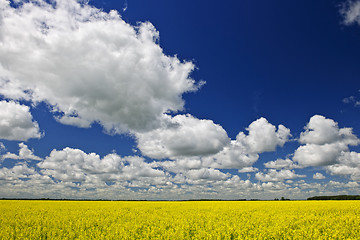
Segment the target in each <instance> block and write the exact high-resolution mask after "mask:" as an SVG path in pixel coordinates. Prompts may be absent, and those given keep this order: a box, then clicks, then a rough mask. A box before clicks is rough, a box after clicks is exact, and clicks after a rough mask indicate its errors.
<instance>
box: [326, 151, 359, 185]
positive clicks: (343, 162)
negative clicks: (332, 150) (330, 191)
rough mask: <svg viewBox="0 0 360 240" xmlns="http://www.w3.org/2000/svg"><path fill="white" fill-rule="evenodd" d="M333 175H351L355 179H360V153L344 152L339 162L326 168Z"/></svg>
mask: <svg viewBox="0 0 360 240" xmlns="http://www.w3.org/2000/svg"><path fill="white" fill-rule="evenodd" d="M326 169H327V170H328V171H329V172H330V173H331V174H333V175H349V176H350V178H351V179H352V180H354V181H360V153H357V152H343V153H342V154H341V156H340V157H339V158H338V160H337V163H336V164H334V165H331V166H328V167H327V168H326Z"/></svg>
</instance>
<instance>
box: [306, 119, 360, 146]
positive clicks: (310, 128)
mask: <svg viewBox="0 0 360 240" xmlns="http://www.w3.org/2000/svg"><path fill="white" fill-rule="evenodd" d="M299 141H300V143H303V144H317V145H323V144H331V143H334V142H339V141H341V142H343V143H345V144H351V145H357V144H358V143H359V140H358V139H357V138H356V136H355V135H353V133H352V129H351V128H341V129H339V127H338V123H337V122H335V121H334V120H332V119H328V118H325V117H323V116H320V115H314V116H313V117H311V118H310V121H309V123H308V124H307V125H306V127H305V132H302V133H301V135H300V140H299Z"/></svg>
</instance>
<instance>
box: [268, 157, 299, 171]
mask: <svg viewBox="0 0 360 240" xmlns="http://www.w3.org/2000/svg"><path fill="white" fill-rule="evenodd" d="M264 166H265V167H266V168H275V169H282V168H284V169H293V168H298V167H299V166H297V165H296V164H295V163H294V162H293V161H292V160H291V159H277V160H275V161H270V162H266V163H264Z"/></svg>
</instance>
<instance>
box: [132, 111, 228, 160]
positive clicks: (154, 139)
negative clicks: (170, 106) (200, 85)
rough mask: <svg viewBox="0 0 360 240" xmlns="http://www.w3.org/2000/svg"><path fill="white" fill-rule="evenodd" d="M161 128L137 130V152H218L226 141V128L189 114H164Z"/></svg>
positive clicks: (159, 154)
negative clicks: (145, 130)
mask: <svg viewBox="0 0 360 240" xmlns="http://www.w3.org/2000/svg"><path fill="white" fill-rule="evenodd" d="M166 120H167V121H166V124H164V126H163V127H161V128H158V129H155V130H153V131H149V132H145V133H137V134H136V138H137V142H138V148H139V149H140V151H141V152H142V153H143V154H144V155H146V156H149V157H151V158H156V159H163V158H173V157H179V156H199V155H210V154H214V153H217V152H219V151H221V150H222V149H223V148H224V146H225V145H227V144H228V143H229V142H230V139H229V137H228V136H227V133H226V131H225V130H224V129H223V128H222V127H221V126H220V125H218V124H215V123H214V122H213V121H211V120H201V119H197V118H195V117H193V116H191V115H189V114H187V115H177V116H175V117H171V116H166Z"/></svg>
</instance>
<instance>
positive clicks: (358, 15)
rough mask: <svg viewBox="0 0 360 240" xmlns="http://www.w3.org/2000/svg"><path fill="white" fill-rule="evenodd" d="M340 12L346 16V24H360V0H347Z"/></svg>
mask: <svg viewBox="0 0 360 240" xmlns="http://www.w3.org/2000/svg"><path fill="white" fill-rule="evenodd" d="M340 13H341V14H342V16H343V18H344V24H346V25H350V24H354V23H357V24H360V1H349V0H348V1H346V2H345V3H343V4H342V8H341V9H340Z"/></svg>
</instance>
